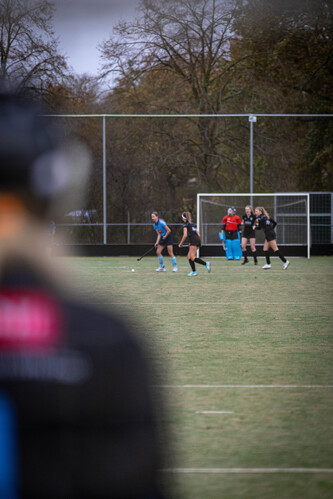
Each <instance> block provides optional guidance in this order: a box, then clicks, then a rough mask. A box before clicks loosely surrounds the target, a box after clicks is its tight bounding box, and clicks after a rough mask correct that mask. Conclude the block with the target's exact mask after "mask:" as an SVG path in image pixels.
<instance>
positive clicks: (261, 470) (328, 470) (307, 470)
mask: <svg viewBox="0 0 333 499" xmlns="http://www.w3.org/2000/svg"><path fill="white" fill-rule="evenodd" d="M161 471H162V472H164V473H333V468H166V469H162V470H161Z"/></svg>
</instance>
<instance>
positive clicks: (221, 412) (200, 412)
mask: <svg viewBox="0 0 333 499" xmlns="http://www.w3.org/2000/svg"><path fill="white" fill-rule="evenodd" d="M195 413H196V414H233V413H234V411H195Z"/></svg>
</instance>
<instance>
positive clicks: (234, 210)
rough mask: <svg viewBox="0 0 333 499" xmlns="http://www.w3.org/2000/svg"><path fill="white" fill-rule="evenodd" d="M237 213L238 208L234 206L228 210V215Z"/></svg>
mask: <svg viewBox="0 0 333 499" xmlns="http://www.w3.org/2000/svg"><path fill="white" fill-rule="evenodd" d="M235 213H236V208H235V207H234V206H231V207H230V208H228V215H235Z"/></svg>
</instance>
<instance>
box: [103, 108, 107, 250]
mask: <svg viewBox="0 0 333 499" xmlns="http://www.w3.org/2000/svg"><path fill="white" fill-rule="evenodd" d="M106 217H107V214H106V116H103V243H104V244H107V230H106V229H107V225H106V222H107V220H106Z"/></svg>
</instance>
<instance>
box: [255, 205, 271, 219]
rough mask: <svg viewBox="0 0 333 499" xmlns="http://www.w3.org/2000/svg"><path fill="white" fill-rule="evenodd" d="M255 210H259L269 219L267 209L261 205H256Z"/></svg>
mask: <svg viewBox="0 0 333 499" xmlns="http://www.w3.org/2000/svg"><path fill="white" fill-rule="evenodd" d="M256 210H259V211H260V213H263V214H264V215H266V217H267V218H268V220H269V214H268V213H267V211H266V210H265V208H264V207H263V206H256Z"/></svg>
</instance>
